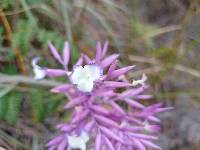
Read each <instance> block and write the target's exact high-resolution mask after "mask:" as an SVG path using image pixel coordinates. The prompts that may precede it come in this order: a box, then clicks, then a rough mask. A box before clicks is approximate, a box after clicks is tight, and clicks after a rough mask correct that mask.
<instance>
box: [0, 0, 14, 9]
mask: <svg viewBox="0 0 200 150" xmlns="http://www.w3.org/2000/svg"><path fill="white" fill-rule="evenodd" d="M14 3H15V1H14V0H0V6H2V7H3V8H8V7H12V6H13V4H14Z"/></svg>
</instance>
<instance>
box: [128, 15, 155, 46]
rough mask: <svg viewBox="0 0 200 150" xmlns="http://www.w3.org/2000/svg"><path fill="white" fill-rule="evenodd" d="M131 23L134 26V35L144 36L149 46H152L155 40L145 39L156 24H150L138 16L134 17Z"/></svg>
mask: <svg viewBox="0 0 200 150" xmlns="http://www.w3.org/2000/svg"><path fill="white" fill-rule="evenodd" d="M130 25H131V27H132V31H133V36H135V37H137V38H138V37H139V38H143V39H144V40H145V44H146V45H147V46H149V47H152V45H153V43H154V42H153V40H152V39H145V36H146V35H147V34H148V33H150V32H152V31H153V30H155V29H156V26H155V25H150V24H147V23H144V22H142V21H140V20H139V19H138V18H132V19H131V20H130Z"/></svg>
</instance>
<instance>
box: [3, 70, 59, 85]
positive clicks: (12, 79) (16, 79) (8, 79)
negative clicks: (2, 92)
mask: <svg viewBox="0 0 200 150" xmlns="http://www.w3.org/2000/svg"><path fill="white" fill-rule="evenodd" d="M6 83H16V84H19V83H24V84H31V85H38V86H47V87H54V86H58V85H61V84H62V83H60V82H57V81H52V80H47V79H44V80H35V79H33V78H31V77H27V76H20V75H6V74H2V73H0V84H6Z"/></svg>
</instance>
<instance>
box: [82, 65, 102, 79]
mask: <svg viewBox="0 0 200 150" xmlns="http://www.w3.org/2000/svg"><path fill="white" fill-rule="evenodd" d="M84 70H85V72H86V73H87V75H88V76H89V77H90V79H92V80H93V81H95V80H98V79H99V78H100V77H101V74H102V70H101V68H100V67H99V66H97V65H85V66H84Z"/></svg>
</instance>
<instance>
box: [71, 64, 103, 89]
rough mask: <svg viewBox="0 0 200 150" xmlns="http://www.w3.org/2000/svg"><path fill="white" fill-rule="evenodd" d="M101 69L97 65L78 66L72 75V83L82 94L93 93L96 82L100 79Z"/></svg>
mask: <svg viewBox="0 0 200 150" xmlns="http://www.w3.org/2000/svg"><path fill="white" fill-rule="evenodd" d="M101 72H102V71H101V68H100V67H99V66H97V65H85V66H84V67H82V66H77V67H75V68H74V71H73V73H72V75H71V81H72V83H73V84H76V85H77V88H78V89H79V90H80V91H82V92H91V91H92V89H93V86H94V81H96V80H98V79H100V77H101Z"/></svg>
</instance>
